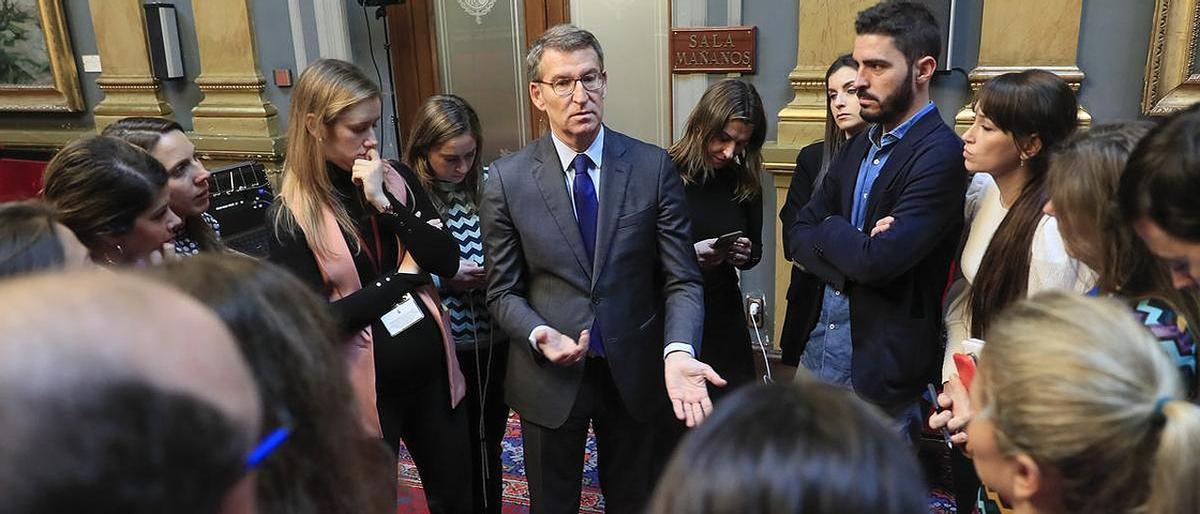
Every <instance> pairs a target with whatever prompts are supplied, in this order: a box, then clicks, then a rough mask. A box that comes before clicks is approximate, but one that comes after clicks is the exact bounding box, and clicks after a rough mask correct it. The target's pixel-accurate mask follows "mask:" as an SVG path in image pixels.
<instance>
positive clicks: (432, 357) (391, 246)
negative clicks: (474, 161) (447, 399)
mask: <svg viewBox="0 0 1200 514" xmlns="http://www.w3.org/2000/svg"><path fill="white" fill-rule="evenodd" d="M392 165H393V166H394V167H395V168H396V170H397V171H398V172H400V175H401V176H402V177H404V180H405V181H406V182H407V183H409V184H416V183H417V182H416V181H417V178H416V175H415V174H414V173H413V172H412V171H411V170H409V169H408V168H407V167H405V166H403V165H401V164H399V163H395V162H393V163H392ZM327 172H328V173H329V180H330V183H331V184H332V185H333V188H334V194H335V196H336V198H335V200H336V201H337V202H339V203H340V204H341V205H342V206H343V207H344V208H345V209H346V212H347V214H349V215H350V219H352V220H354V223H355V227H356V228H357V230H358V234H359V237H360V240H361V241H362V248H361V249H360V251H359V252H357V253H356V254H354V266H355V268H356V269H357V271H358V277H359V281H360V282H361V283H362V289H360V290H359V291H357V292H355V293H353V294H350V295H348V296H346V297H343V298H342V299H340V300H337V301H335V302H332V303H331V304H330V305H331V307H332V310H333V313H334V316H335V318H336V319H337V320H338V324H339V327H340V328H341V330H342V332H343V333H344V334H346V335H347V336H348V335H350V334H353V333H354V332H357V331H359V330H362V329H363V328H365V327H367V326H371V327H372V335H373V339H374V345H375V371H376V384H377V385H376V389H378V391H379V394H380V395H388V394H394V393H402V392H404V391H406V390H409V389H412V388H415V387H417V386H420V385H421V384H424V383H425V382H426V381H428V380H430V379H433V378H437V377H438V376H439V374H440V375H441V376H445V373H446V372H445V362H444V359H445V355H444V350H443V348H442V341H441V333H440V332H439V331H438V328H437V325H436V324H434V323H433V317H432V316H431V315H430V313H429V311H428V310H427V309H426V307H425V306H424V304H422V303H421V302H417V303H418V305H419V306H420V308H421V311H422V312H423V313H424V314H425V319H423V320H421V321H420V322H418V323H417V324H416V325H413V326H412V327H410V328H408V329H407V330H405V331H404V332H401V333H400V334H398V335H396V336H395V337H393V336H391V335H390V334H388V332H387V329H386V328H384V326H383V323H382V322H381V321H380V317H381V316H382V315H383V314H384V313H386V312H388V311H389V310H391V309H392V308H393V307H394V306H395V304H396V302H397V301H399V299H400V298H401V297H402V296H403V295H404V294H405V293H408V292H410V291H412V290H413V288H414V287H417V286H419V285H421V284H426V283H429V282H430V277H429V274H428V273H421V274H409V273H397V272H396V258H397V253H398V251H399V247H398V246H397V244H396V238H397V237H398V238H399V239H400V241H402V242H403V243H404V246H405V248H406V249H407V250H408V251H409V252H411V253H412V256H413V258H414V259H415V260H416V261H417V264H418V265H420V266H421V269H423V270H425V271H427V272H432V273H436V274H438V275H442V276H454V274H455V273H457V272H458V244H457V243H456V242H455V241H454V238H453V237H452V236H451V235H450V234H448V233H447V232H445V231H443V230H441V229H438V228H435V227H433V226H431V225H429V223H428V221H429V220H433V219H438V215H437V211H436V210H435V209H434V208H433V204H432V203H431V202H430V200H429V197H428V196H427V195H426V194H425V192H424V190H423V189H422V188H421V187H413V186H410V187H409V193H408V194H409V200H410V201H409V204H408V206H405V205H401V204H400V203H399V202H398V201H397V200H396V199H395V198H391V195H389V197H390V198H391V200H392V210H393V211H394V214H378V213H376V211H375V208H374V207H372V206H371V205H370V204H369V203H367V201H366V199H365V198H363V195H362V192H361V190H360V189H359V187H358V186H356V185H355V184H354V183H353V181H351V179H350V178H351V174H350V172H349V171H345V170H342V169H340V168H338V167H336V166H334V165H333V164H328V165H327ZM272 209H273V210H282V211H283V214H284V215H289V213H288V211H287V210H286V209H285V208H284V207H283V205H282V203H281V202H276V203H275V205H274V206H272ZM268 219H273V218H268ZM372 219H374V220H375V224H376V225H377V226H378V228H379V236H380V237H379V239H378V243H377V241H376V239H375V237H374V226H375V225H373V224H372ZM281 236H282V237H281V239H276V238H271V241H270V243H271V244H270V255H269V257H268V258H269V259H270V260H271V261H272V262H275V263H276V264H279V265H282V266H283V267H285V268H287V269H289V270H291V271H292V272H293V273H294V274H295V275H296V276H297V277H299V278H300V279H301V280H302V281H304V282H305V283H307V284H309V286H311V287H312V288H313V289H314V290H315V291H317V292H318V293H319V294H321V295H322V296H323V297H325V298H328V297H329V294H330V288H329V286H328V285H327V284H326V283H325V280H324V278H323V277H322V275H321V270H320V268H319V267H318V266H317V260H316V257H315V256H314V255H313V252H312V249H311V248H309V246H308V242H307V240H306V239H305V238H304V234H303V233H299V232H298V231H297V233H293V234H282V235H281ZM377 246H378V248H377ZM351 247H353V246H352V245H351ZM368 254H370V255H380V256H382V259H379V262H380V264H379V269H376V264H375V263H374V262H373V260H372V258H371V257H369V256H368Z"/></svg>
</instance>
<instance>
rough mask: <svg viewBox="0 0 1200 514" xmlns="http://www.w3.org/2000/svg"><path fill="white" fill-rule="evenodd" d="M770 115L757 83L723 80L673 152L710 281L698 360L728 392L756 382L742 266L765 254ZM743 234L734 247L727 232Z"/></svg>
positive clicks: (706, 94)
mask: <svg viewBox="0 0 1200 514" xmlns="http://www.w3.org/2000/svg"><path fill="white" fill-rule="evenodd" d="M766 134H767V127H766V115H765V114H764V113H763V107H762V99H761V98H759V96H758V91H756V90H755V89H754V86H752V85H750V84H749V83H747V82H743V81H740V80H732V79H729V80H722V81H720V82H717V83H716V84H713V85H711V86H709V87H708V90H707V91H705V92H704V95H703V96H701V97H700V103H698V104H697V105H696V107H695V108H694V109H692V114H691V115H690V116H689V117H688V121H687V126H686V128H684V133H683V137H682V138H680V139H679V141H678V142H676V143H675V144H674V145H672V146H671V149H670V150H668V153H669V154H670V155H671V159H672V160H674V161H675V168H676V169H677V170H678V171H679V174H680V176H681V177H682V178H683V187H684V193H685V195H686V196H687V208H688V214H689V215H690V217H691V220H692V239H693V240H694V241H695V247H696V258H697V259H698V260H699V261H700V271H701V274H702V275H703V278H704V334H703V336H702V340H703V341H704V342H705V344H703V345H702V346H701V347H700V355H697V356H696V358H698V359H700V360H701V361H703V362H705V363H708V364H709V365H711V366H712V367H713V369H715V370H716V372H717V374H719V375H721V376H722V377H724V378H725V379H726V380H728V382H729V384H730V385H729V386H727V387H726V388H725V389H724V390H720V389H718V390H714V391H710V392H709V394H710V396H712V397H713V399H714V400H716V399H719V398H720V395H722V394H724V391H727V390H730V389H733V388H735V387H737V386H739V385H743V384H747V383H749V382H752V381H753V380H754V357H753V354H752V353H751V348H750V334H749V333H748V332H747V330H746V323H745V321H744V317H743V315H742V293H741V289H740V288H739V287H738V274H737V270H748V269H750V268H753V267H754V266H755V265H756V264H758V261H759V259H760V258H761V257H762V191H761V187H760V182H759V181H760V178H759V175H760V174H761V173H762V166H763V165H762V146H763V141H764V140H765V139H766ZM731 233H738V234H739V235H738V236H737V237H736V239H735V240H734V241H732V242H730V243H729V244H726V245H721V244H718V238H719V237H720V236H722V235H725V234H731Z"/></svg>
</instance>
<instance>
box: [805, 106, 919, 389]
mask: <svg viewBox="0 0 1200 514" xmlns="http://www.w3.org/2000/svg"><path fill="white" fill-rule="evenodd" d="M933 109H934V106H933V102H930V103H929V104H927V105H925V107H923V108H922V109H921V110H919V111H917V113H916V114H913V115H912V117H911V118H909V119H907V120H905V121H904V123H901V124H900V125H898V126H897V127H896V128H894V129H892V130H891V131H889V132H887V133H884V134H883V135H882V136H881V135H880V133H881V132H883V126H881V125H872V126H871V128H870V130H869V131H868V132H867V139H868V140H869V141H870V142H871V148H870V149H869V150H868V151H867V157H866V158H865V159H863V161H862V163H861V164H859V167H858V178H857V179H856V181H855V182H854V202H853V204H852V205H851V209H850V223H851V224H853V225H854V226H855V227H857V228H858V229H859V230H863V223H864V222H866V217H867V206H868V205H869V204H870V202H869V200H870V195H871V187H873V186H874V185H875V179H877V178H879V172H880V171H882V170H883V165H884V164H887V159H888V156H890V155H891V153H892V149H893V148H894V147H895V146H896V143H898V142H899V141H900V139H902V138H903V137H904V135H905V134H907V133H908V130H909V129H911V128H912V126H913V125H915V124H916V123H917V121H918V120H920V119H921V118H922V117H924V116H925V115H926V114H929V113H930V112H932V111H933ZM850 334H851V331H850V298H848V297H847V296H846V295H845V294H843V293H842V292H841V291H838V290H836V289H834V288H832V287H830V286H828V285H827V286H825V290H824V294H823V295H822V297H821V315H820V316H819V317H818V318H817V325H816V326H815V327H813V330H812V332H811V333H810V334H809V336H808V345H807V346H805V347H804V352H803V353H802V354H801V355H800V364H801V365H803V366H804V367H805V368H806V369H808V370H809V371H811V372H812V373H813V374H814V375H815V376H816V377H817V378H819V379H821V380H823V381H825V382H829V383H832V384H838V385H841V386H845V387H847V388H853V384H852V382H851V372H850V366H851V361H852V359H853V356H854V355H853V354H854V352H853V347H854V343H853V340H852V339H851V337H850Z"/></svg>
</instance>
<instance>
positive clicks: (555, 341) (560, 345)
mask: <svg viewBox="0 0 1200 514" xmlns="http://www.w3.org/2000/svg"><path fill="white" fill-rule="evenodd" d="M534 340H535V341H537V346H538V350H541V352H542V355H545V356H546V358H547V359H549V360H550V362H553V363H555V364H558V365H559V366H570V365H572V364H575V363H576V362H579V359H582V358H584V357H585V356H587V351H588V331H587V330H584V331H583V332H580V333H579V342H578V343H576V342H575V340H574V339H571V338H570V337H567V336H565V335H563V334H562V333H561V332H559V331H557V330H554V329H553V328H550V327H545V328H542V329H539V331H538V333H537V334H534Z"/></svg>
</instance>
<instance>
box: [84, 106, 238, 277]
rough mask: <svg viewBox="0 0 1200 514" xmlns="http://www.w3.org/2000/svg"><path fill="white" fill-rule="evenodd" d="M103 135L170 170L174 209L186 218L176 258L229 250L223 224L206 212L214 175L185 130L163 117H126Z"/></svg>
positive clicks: (178, 237) (176, 246)
mask: <svg viewBox="0 0 1200 514" xmlns="http://www.w3.org/2000/svg"><path fill="white" fill-rule="evenodd" d="M101 134H103V135H105V136H113V137H117V138H121V139H124V140H125V141H128V142H129V143H131V144H133V145H134V146H137V147H139V148H141V149H143V150H145V151H147V152H149V153H150V155H152V156H154V158H155V159H157V160H158V162H160V163H162V165H163V167H164V168H166V169H167V174H168V175H170V177H171V179H170V180H169V181H168V182H167V184H168V187H169V188H170V190H171V210H172V211H174V212H175V214H176V215H178V216H179V217H180V218H181V219H183V225H182V226H181V227H180V228H179V230H178V231H177V232H176V233H175V239H174V240H173V241H172V242H173V243H174V244H175V254H176V255H185V256H186V255H196V254H197V253H199V252H201V251H206V252H207V251H216V250H224V249H225V246H224V245H222V244H221V241H220V237H221V225H220V224H219V223H217V219H216V218H214V217H212V215H210V214H208V213H207V212H204V211H206V210H208V204H209V202H208V177H209V175H211V174H210V173H209V172H208V170H207V169H205V168H204V165H203V164H201V163H200V161H199V160H198V159H196V146H195V145H193V144H192V142H191V141H190V140H188V137H187V135H186V134H184V133H183V127H181V126H179V124H178V123H176V122H174V121H171V120H166V119H162V118H124V119H122V120H119V121H117V122H116V123H113V124H112V125H109V126H107V127H105V128H104V132H102V133H101Z"/></svg>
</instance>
